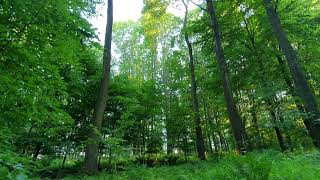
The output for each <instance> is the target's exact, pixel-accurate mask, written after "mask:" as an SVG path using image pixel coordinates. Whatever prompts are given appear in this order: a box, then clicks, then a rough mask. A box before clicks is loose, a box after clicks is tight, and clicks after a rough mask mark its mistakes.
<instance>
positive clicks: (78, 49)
mask: <svg viewBox="0 0 320 180" xmlns="http://www.w3.org/2000/svg"><path fill="white" fill-rule="evenodd" d="M185 2H186V4H188V3H187V1H185ZM99 3H101V2H100V0H70V1H64V0H55V1H44V0H43V1H35V0H29V1H21V0H0V94H1V96H0V127H1V128H0V149H1V152H0V159H1V161H0V163H3V164H17V163H21V164H23V165H24V166H27V167H28V168H30V169H32V168H35V167H36V168H38V169H41V168H44V167H46V166H49V164H50V163H52V162H55V163H58V164H61V166H60V167H63V166H64V163H65V162H66V161H67V160H68V159H70V160H72V161H76V162H79V163H80V164H81V163H82V162H83V160H84V154H85V147H86V145H87V143H88V141H90V139H89V140H88V132H89V131H91V129H92V125H91V123H90V122H91V120H92V118H93V114H94V107H95V102H96V98H97V95H98V90H99V83H100V79H101V76H102V71H101V69H102V61H101V60H102V52H103V47H102V46H101V44H100V43H98V42H99V40H98V38H97V35H96V34H95V30H94V28H93V27H92V25H91V24H90V23H89V22H88V20H87V18H88V17H90V16H94V15H95V14H96V12H95V9H96V5H97V4H99ZM191 3H192V2H189V4H191ZM274 5H275V8H276V12H277V13H278V14H279V17H280V19H281V24H282V27H283V29H284V31H285V33H286V35H287V37H288V39H289V40H290V43H291V46H292V47H293V50H294V52H295V54H296V55H297V57H298V58H297V59H298V63H299V64H300V66H301V67H302V69H303V71H304V73H305V74H304V76H305V78H306V79H307V82H308V84H309V86H310V88H311V90H312V91H313V93H314V97H315V98H316V102H317V103H318V102H319V97H320V96H319V88H320V82H319V80H320V77H319V76H320V73H319V72H320V48H319V45H320V44H319V43H320V41H319V37H320V26H319V23H320V14H319V12H320V4H319V2H318V1H312V0H299V1H292V0H281V1H277V2H275V3H274ZM169 6H173V7H174V8H177V9H181V10H182V11H185V9H184V8H185V6H184V5H183V3H182V1H171V2H170V1H167V0H144V7H143V10H142V17H141V18H140V19H139V21H137V22H135V21H126V22H116V23H114V24H113V32H112V33H113V34H112V48H113V49H112V69H111V77H110V86H109V92H108V100H107V105H106V107H107V108H106V111H105V113H104V118H103V124H102V128H101V130H100V133H99V135H100V137H99V156H98V167H100V168H101V162H102V161H106V162H107V164H109V166H113V165H114V164H117V162H118V161H119V160H121V159H124V158H136V159H135V161H136V162H137V163H141V164H148V165H149V166H154V165H155V164H156V163H158V162H157V161H158V160H157V159H161V158H159V156H166V159H167V160H164V161H165V162H164V164H166V163H167V164H168V163H175V162H176V161H177V159H178V158H179V157H181V158H182V159H183V160H186V161H188V159H191V158H192V156H198V157H199V158H200V159H205V158H206V156H209V155H210V154H219V153H224V152H230V151H239V152H240V153H246V152H248V151H252V150H263V149H276V150H281V151H294V150H301V149H304V150H306V149H312V148H314V145H315V146H316V147H320V143H319V142H320V141H319V139H317V138H313V139H314V140H315V139H317V140H318V142H315V141H312V138H310V131H309V132H308V125H306V123H308V122H309V123H314V124H315V126H316V127H318V128H319V120H318V118H319V117H318V115H319V114H317V113H315V114H312V113H310V112H308V110H306V107H305V104H304V103H305V102H304V101H303V100H301V99H300V98H299V95H297V94H296V91H295V84H294V80H293V79H292V76H291V74H290V69H289V68H288V64H287V61H286V57H285V56H284V55H283V52H282V50H281V48H280V47H279V43H278V41H277V38H276V36H275V33H274V31H273V29H272V26H271V25H270V22H269V19H268V16H267V14H266V9H265V5H264V4H263V1H253V0H234V1H214V7H215V9H216V13H217V14H216V17H218V22H219V26H220V34H221V39H222V47H223V49H224V56H225V61H226V63H227V66H228V72H229V77H230V84H231V86H232V95H233V99H234V102H235V105H236V110H237V112H238V114H239V116H240V119H241V124H243V128H244V129H245V136H246V138H245V139H243V141H245V142H240V143H243V146H244V147H240V148H239V141H238V140H235V138H234V133H233V132H234V128H232V126H231V123H230V118H229V115H228V111H227V104H228V102H227V101H226V99H225V96H224V89H223V86H222V83H223V79H221V75H220V71H221V69H219V64H218V62H219V61H217V59H218V58H217V57H216V53H215V51H214V47H215V41H216V39H214V36H213V34H212V29H211V25H210V22H211V20H212V16H210V15H209V13H208V12H207V11H206V10H203V9H202V8H204V9H206V4H205V3H204V4H200V6H201V8H198V7H197V8H196V9H192V10H190V11H189V13H188V14H187V16H186V17H179V16H175V15H173V14H170V13H168V11H167V9H168V7H169ZM124 13H125V12H124ZM186 37H188V41H189V43H186ZM187 45H190V47H191V48H192V50H193V52H192V53H193V65H192V66H193V68H194V74H193V75H192V68H190V67H191V65H190V47H188V46H187ZM188 52H189V53H188ZM195 97H196V99H197V100H196V101H197V103H198V110H197V108H195V104H193V103H194V102H195V99H194V98H195ZM197 117H198V120H197ZM310 117H315V120H314V118H313V119H312V118H310ZM306 127H307V128H306ZM199 129H200V131H201V134H202V137H201V138H202V144H203V146H202V150H203V153H204V157H202V155H201V154H199V142H197V140H199V137H200V136H198V135H199V134H197V132H199ZM319 133H320V132H319ZM316 136H317V137H319V135H316ZM311 137H312V135H311ZM237 143H238V144H237ZM317 143H318V144H317ZM242 151H243V152H242ZM6 166H11V165H6ZM109 166H108V167H109ZM109 168H110V167H109Z"/></svg>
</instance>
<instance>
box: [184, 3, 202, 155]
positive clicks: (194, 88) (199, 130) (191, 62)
mask: <svg viewBox="0 0 320 180" xmlns="http://www.w3.org/2000/svg"><path fill="white" fill-rule="evenodd" d="M183 4H184V5H185V8H186V12H185V17H184V23H183V26H184V30H185V28H186V26H187V23H188V7H187V4H186V3H185V2H184V1H183ZM184 38H185V41H186V44H187V48H188V54H189V68H190V74H191V96H192V106H193V111H194V122H195V127H196V146H197V152H198V158H199V159H200V160H205V159H206V156H205V145H204V138H203V133H202V128H201V119H200V110H199V101H198V96H197V83H196V77H195V70H194V58H193V51H192V46H191V43H190V40H189V36H188V33H187V32H186V31H185V32H184Z"/></svg>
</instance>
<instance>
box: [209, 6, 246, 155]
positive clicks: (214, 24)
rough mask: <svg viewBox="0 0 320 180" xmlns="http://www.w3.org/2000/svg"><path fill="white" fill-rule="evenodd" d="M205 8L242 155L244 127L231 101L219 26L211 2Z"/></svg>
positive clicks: (244, 135)
mask: <svg viewBox="0 0 320 180" xmlns="http://www.w3.org/2000/svg"><path fill="white" fill-rule="evenodd" d="M207 6H208V12H209V15H210V17H211V28H212V31H213V32H214V39H215V52H216V56H217V58H218V64H219V69H220V74H221V79H222V82H223V92H224V97H225V100H226V104H227V109H228V114H229V118H230V122H231V126H232V130H233V134H234V137H235V140H236V144H237V149H238V151H239V152H240V153H241V154H244V153H245V152H246V151H247V146H246V141H247V139H246V133H245V127H244V125H243V123H242V120H241V117H240V115H239V113H238V110H237V108H236V105H235V102H234V99H233V95H232V88H231V84H230V79H229V72H228V67H227V63H226V60H225V57H224V52H223V48H222V42H221V35H220V30H219V24H218V20H217V16H216V10H215V7H214V5H213V2H212V0H207Z"/></svg>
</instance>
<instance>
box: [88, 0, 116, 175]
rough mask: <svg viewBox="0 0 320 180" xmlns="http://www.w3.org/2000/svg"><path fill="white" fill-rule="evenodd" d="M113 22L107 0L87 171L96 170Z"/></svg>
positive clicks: (107, 81) (106, 91)
mask: <svg viewBox="0 0 320 180" xmlns="http://www.w3.org/2000/svg"><path fill="white" fill-rule="evenodd" d="M112 24H113V0H108V13H107V26H106V33H105V42H104V52H103V77H102V79H101V82H100V90H99V95H98V97H97V101H96V106H95V112H94V119H93V121H92V128H91V131H90V132H89V140H88V144H87V148H86V155H85V162H84V168H85V170H86V171H87V172H89V173H95V172H96V171H97V170H98V166H97V165H98V163H97V160H98V145H99V142H98V141H99V136H100V129H101V125H102V120H103V114H104V110H105V108H106V102H107V93H108V86H109V76H110V68H111V40H112Z"/></svg>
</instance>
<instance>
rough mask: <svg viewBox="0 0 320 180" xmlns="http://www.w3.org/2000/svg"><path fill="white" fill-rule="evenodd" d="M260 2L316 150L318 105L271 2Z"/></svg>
mask: <svg viewBox="0 0 320 180" xmlns="http://www.w3.org/2000/svg"><path fill="white" fill-rule="evenodd" d="M262 1H263V3H264V7H265V10H266V12H267V15H268V18H269V21H270V24H271V26H272V28H273V31H274V33H275V35H276V38H277V40H278V42H279V45H280V48H281V50H282V52H283V54H284V56H285V57H286V60H287V63H288V65H289V69H290V73H291V77H292V79H293V82H294V87H295V91H296V92H297V95H298V96H299V97H300V98H301V99H302V102H303V104H304V107H305V109H306V111H307V113H309V117H308V119H306V121H307V122H305V123H307V124H308V126H309V128H310V130H309V134H310V136H311V138H312V140H313V143H314V145H315V146H316V147H317V148H320V124H319V123H316V122H315V121H316V120H319V117H320V112H319V109H318V104H317V102H316V99H315V97H314V94H313V92H312V90H311V88H310V86H309V84H308V81H307V79H306V77H305V73H304V71H303V70H302V68H301V66H300V65H299V63H298V57H297V55H296V53H295V52H294V50H293V47H292V45H291V43H290V41H289V40H288V37H287V35H286V33H285V32H284V31H283V29H282V25H281V21H280V18H279V15H278V13H277V11H276V9H275V7H274V5H273V2H272V0H262Z"/></svg>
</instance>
